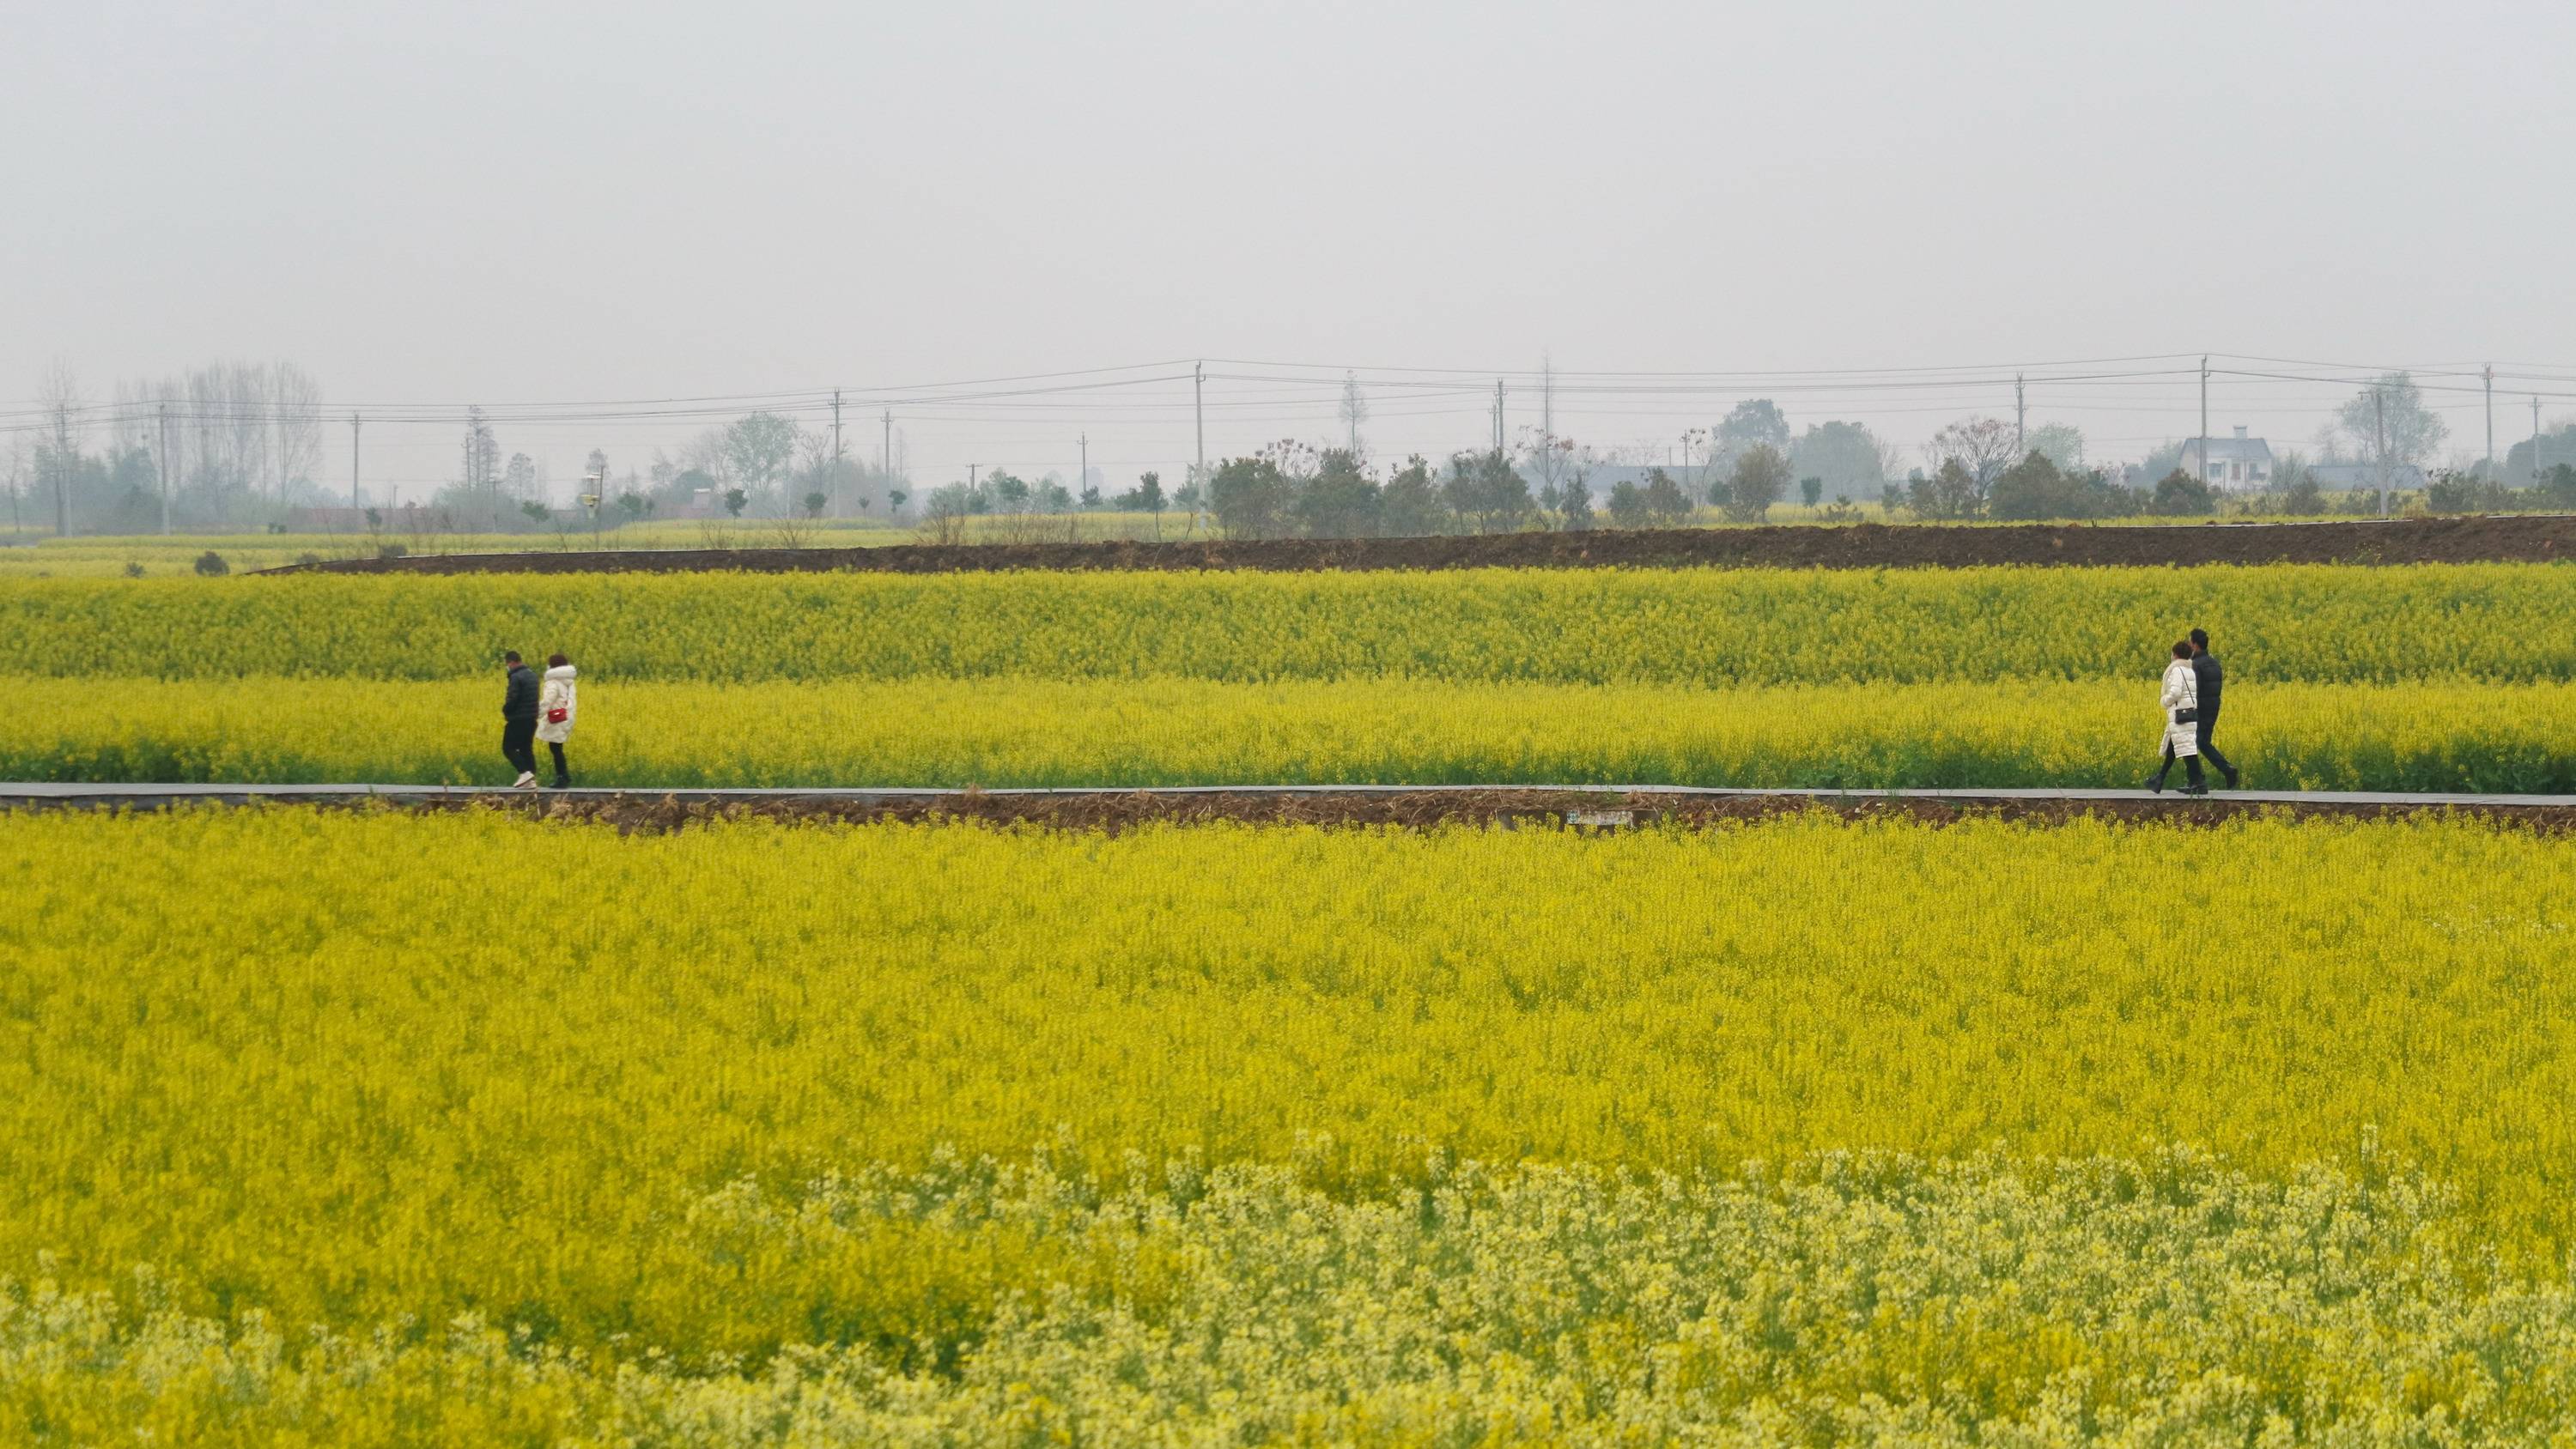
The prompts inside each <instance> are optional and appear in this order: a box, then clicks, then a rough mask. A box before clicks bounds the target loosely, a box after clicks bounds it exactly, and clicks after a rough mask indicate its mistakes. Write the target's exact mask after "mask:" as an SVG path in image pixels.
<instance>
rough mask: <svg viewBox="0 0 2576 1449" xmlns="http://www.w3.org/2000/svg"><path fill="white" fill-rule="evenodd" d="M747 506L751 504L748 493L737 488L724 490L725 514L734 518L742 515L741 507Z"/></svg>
mask: <svg viewBox="0 0 2576 1449" xmlns="http://www.w3.org/2000/svg"><path fill="white" fill-rule="evenodd" d="M749 506H751V495H750V494H748V493H745V492H743V491H742V490H741V489H739V488H728V489H726V490H725V495H724V507H725V512H726V513H727V514H729V515H731V516H732V517H735V518H740V517H742V511H743V509H745V508H747V507H749Z"/></svg>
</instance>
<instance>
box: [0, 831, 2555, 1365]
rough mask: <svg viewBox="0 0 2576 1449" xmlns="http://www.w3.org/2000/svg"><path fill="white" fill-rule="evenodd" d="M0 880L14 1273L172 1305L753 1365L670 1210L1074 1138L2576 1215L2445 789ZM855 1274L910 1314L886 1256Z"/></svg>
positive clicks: (98, 871)
mask: <svg viewBox="0 0 2576 1449" xmlns="http://www.w3.org/2000/svg"><path fill="white" fill-rule="evenodd" d="M0 869H5V871H6V873H7V875H6V878H7V879H9V880H10V881H12V882H13V891H14V893H15V894H14V897H13V901H12V905H13V909H12V910H11V911H10V912H8V913H5V914H0V957H5V959H7V960H9V961H10V962H11V970H10V971H9V972H8V973H7V974H6V976H5V977H0V1019H5V1020H6V1021H7V1022H8V1024H9V1030H8V1032H7V1033H6V1034H5V1035H0V1265H12V1266H11V1268H10V1271H14V1272H18V1273H22V1274H23V1273H25V1272H28V1271H30V1270H31V1268H32V1265H33V1264H35V1263H36V1261H37V1260H38V1256H39V1255H41V1254H46V1253H51V1254H54V1255H56V1258H55V1262H56V1264H57V1268H56V1272H57V1275H58V1276H59V1277H60V1278H61V1279H62V1281H63V1282H64V1283H66V1284H67V1285H69V1286H70V1287H72V1288H74V1289H76V1290H80V1291H87V1290H89V1289H93V1288H97V1287H101V1286H105V1285H107V1284H108V1283H110V1282H113V1281H115V1280H116V1279H117V1277H118V1275H121V1274H123V1273H125V1272H127V1271H128V1270H130V1269H131V1268H132V1267H133V1266H135V1265H137V1264H150V1265H154V1266H155V1267H156V1268H158V1269H159V1270H161V1271H162V1272H164V1273H165V1274H167V1275H168V1276H169V1279H170V1281H171V1282H172V1283H174V1284H177V1285H183V1286H181V1287H175V1288H174V1289H173V1292H174V1293H175V1294H177V1296H176V1297H175V1298H174V1300H173V1303H174V1306H175V1307H178V1308H181V1309H184V1310H186V1311H190V1312H215V1313H218V1314H219V1315H224V1314H230V1313H233V1312H237V1311H239V1310H241V1309H244V1308H250V1307H258V1308H263V1309H266V1310H268V1311H270V1312H272V1313H273V1314H274V1315H276V1318H277V1321H279V1322H281V1323H288V1324H302V1323H308V1322H326V1323H338V1324H355V1323H371V1322H379V1321H384V1322H390V1321H393V1320H395V1319H397V1318H401V1317H404V1316H409V1317H411V1318H412V1319H414V1320H416V1321H418V1322H422V1323H433V1324H434V1323H442V1322H445V1321H446V1320H447V1319H449V1318H451V1317H453V1316H454V1315H455V1314H458V1313H462V1312H480V1313H484V1314H486V1315H489V1316H491V1317H492V1318H493V1319H494V1321H496V1322H497V1321H500V1320H501V1319H502V1318H503V1317H505V1316H507V1315H509V1314H519V1315H521V1316H528V1317H531V1319H532V1321H536V1320H540V1319H541V1320H542V1321H543V1322H545V1323H547V1324H550V1325H552V1326H551V1328H550V1329H549V1330H548V1331H549V1332H550V1333H552V1334H554V1335H555V1336H557V1337H558V1338H559V1339H561V1340H562V1341H564V1342H566V1343H568V1344H573V1345H585V1346H597V1345H600V1344H603V1343H605V1342H607V1341H608V1340H609V1339H611V1338H612V1337H614V1336H616V1335H619V1334H624V1335H628V1336H629V1338H630V1339H631V1340H632V1341H635V1342H639V1343H651V1344H658V1345H660V1346H662V1347H663V1348H665V1349H666V1350H668V1351H670V1352H672V1353H675V1354H698V1355H704V1354H710V1353H721V1352H742V1353H757V1352H762V1351H766V1350H767V1349H769V1348H772V1347H775V1346H776V1345H778V1344H780V1343H786V1342H796V1341H806V1340H809V1339H811V1338H812V1336H813V1334H814V1332H815V1330H814V1329H813V1328H812V1327H811V1324H810V1322H809V1317H810V1316H809V1314H808V1313H807V1312H806V1310H805V1309H804V1308H802V1307H799V1306H797V1305H796V1304H795V1303H794V1302H793V1301H790V1300H780V1299H772V1298H768V1297H764V1296H763V1295H762V1294H761V1293H759V1292H756V1291H750V1290H749V1289H748V1288H745V1287H744V1285H743V1284H742V1283H741V1281H740V1279H739V1275H738V1274H734V1273H732V1271H731V1270H730V1269H727V1270H725V1271H722V1272H718V1271H716V1270H715V1269H714V1268H711V1267H710V1266H709V1265H708V1264H707V1263H706V1262H704V1261H700V1260H695V1259H691V1258H689V1257H687V1256H686V1255H680V1256H677V1257H674V1256H671V1255H669V1254H668V1253H666V1252H665V1248H664V1245H665V1243H666V1239H665V1238H664V1236H663V1235H661V1234H659V1233H658V1231H657V1230H656V1229H655V1226H654V1225H655V1224H656V1223H658V1222H660V1221H661V1220H662V1219H664V1218H665V1217H667V1216H668V1215H669V1214H670V1213H672V1212H675V1211H679V1210H680V1209H681V1207H682V1206H683V1205H684V1204H685V1203H687V1202H689V1201H692V1200H694V1199H695V1197H696V1196H698V1195H701V1194H703V1193H705V1192H707V1191H710V1190H712V1189H713V1188H714V1187H715V1186H717V1185H720V1184H722V1183H724V1182H729V1181H732V1180H734V1179H736V1178H738V1177H741V1176H743V1175H745V1174H751V1175H754V1176H757V1177H758V1178H759V1179H760V1180H762V1181H764V1182H800V1181H805V1180H808V1179H810V1178H812V1177H815V1176H817V1175H819V1174H822V1173H826V1172H829V1171H831V1170H834V1169H836V1168H850V1167H854V1166H858V1165H863V1164H868V1163H878V1162H886V1163H894V1164H898V1165H906V1164H909V1165H918V1164H920V1163H921V1162H923V1161H925V1160H927V1157H928V1156H929V1154H931V1153H932V1152H933V1151H934V1150H936V1149H938V1148H940V1147H942V1146H946V1147H952V1148H954V1149H955V1150H957V1151H958V1152H961V1153H964V1154H967V1155H969V1156H981V1155H993V1156H996V1157H999V1158H1003V1159H1005V1160H1014V1159H1019V1158H1022V1157H1024V1156H1025V1155H1026V1154H1027V1153H1028V1151H1029V1150H1030V1149H1031V1148H1032V1146H1033V1145H1035V1144H1040V1143H1045V1142H1050V1141H1054V1140H1056V1139H1057V1138H1058V1137H1059V1136H1060V1135H1062V1136H1067V1137H1068V1138H1069V1140H1070V1141H1072V1142H1073V1143H1075V1144H1078V1149H1079V1152H1080V1153H1082V1154H1084V1156H1083V1157H1082V1158H1081V1159H1080V1160H1079V1161H1076V1160H1073V1159H1067V1162H1066V1170H1068V1171H1074V1170H1078V1169H1079V1168H1081V1166H1082V1164H1084V1163H1089V1164H1091V1165H1092V1166H1094V1167H1097V1166H1099V1165H1100V1164H1110V1165H1114V1164H1116V1163H1118V1162H1120V1161H1123V1160H1124V1155H1125V1154H1127V1153H1129V1152H1138V1153H1143V1154H1145V1155H1147V1156H1148V1157H1149V1158H1151V1159H1154V1160H1163V1159H1167V1158H1170V1157H1173V1156H1176V1155H1181V1154H1187V1153H1196V1154H1198V1155H1199V1156H1200V1157H1201V1159H1202V1160H1204V1161H1205V1162H1207V1163H1209V1164H1212V1165H1226V1164H1233V1163H1276V1162H1282V1161H1286V1160H1288V1159H1289V1158H1290V1157H1291V1156H1292V1155H1294V1154H1296V1153H1297V1152H1298V1151H1299V1150H1300V1144H1301V1143H1307V1144H1312V1143H1314V1142H1316V1141H1320V1140H1324V1139H1329V1142H1330V1147H1329V1150H1319V1149H1314V1148H1312V1147H1311V1146H1310V1147H1309V1148H1308V1149H1307V1160H1306V1171H1307V1177H1306V1181H1308V1182H1309V1183H1310V1184H1311V1185H1313V1186H1315V1187H1316V1188H1317V1189H1319V1190H1323V1191H1328V1192H1333V1193H1337V1194H1349V1193H1364V1192H1368V1191H1374V1190H1376V1189H1378V1188H1381V1187H1383V1186H1384V1185H1386V1184H1389V1183H1394V1182H1402V1181H1407V1180H1410V1179H1411V1178H1412V1177H1413V1176H1414V1175H1416V1174H1417V1173H1418V1171H1419V1167H1420V1164H1421V1163H1422V1162H1424V1161H1425V1160H1426V1155H1427V1154H1429V1153H1432V1152H1435V1151H1436V1152H1438V1153H1440V1154H1442V1155H1443V1156H1445V1157H1446V1158H1447V1159H1449V1160H1453V1161H1467V1160H1477V1161H1484V1162H1491V1163H1498V1164H1514V1163H1522V1162H1563V1163H1582V1164H1592V1165H1595V1166H1598V1167H1602V1168H1605V1169H1616V1168H1635V1169H1652V1170H1658V1171H1671V1172H1685V1173H1686V1172H1690V1171H1694V1170H1703V1169H1704V1170H1708V1171H1714V1172H1725V1171H1731V1170H1734V1169H1735V1168H1737V1167H1738V1166H1740V1165H1741V1164H1743V1163H1744V1162H1746V1161H1748V1160H1752V1159H1768V1160H1774V1161H1778V1160H1784V1159H1787V1158H1791V1157H1795V1156H1799V1155H1803V1154H1808V1153H1813V1152H1817V1151H1828V1150H1843V1149H1889V1150H1897V1151H1904V1152H1911V1153H1919V1154H1927V1155H1932V1156H1943V1157H1946V1156H1955V1155H1959V1154H1963V1153H1970V1152H1975V1151H1980V1150H1988V1149H1992V1150H2000V1151H2005V1152H2010V1153H2014V1154H2019V1155H2025V1156H2034V1155H2035V1156H2053V1155H2087V1154H2093V1153H2103V1152H2108V1153H2131V1152H2134V1151H2136V1150H2138V1148H2139V1146H2140V1144H2141V1143H2142V1142H2149V1141H2162V1142H2179V1143H2191V1144H2198V1145H2201V1146H2204V1147H2206V1148H2208V1149H2209V1150H2212V1151H2215V1152H2218V1153H2220V1154H2223V1155H2224V1156H2225V1157H2226V1158H2227V1159H2228V1160H2230V1161H2232V1162H2235V1163H2237V1164H2239V1165H2240V1166H2242V1167H2244V1168H2245V1169H2246V1170H2249V1171H2256V1172H2262V1173H2279V1172H2284V1171H2289V1170H2293V1169H2295V1168H2296V1167H2298V1166H2299V1165H2300V1164H2302V1163H2307V1162H2312V1161H2317V1160H2324V1159H2334V1158H2338V1157H2343V1156H2348V1155H2350V1154H2352V1153H2354V1152H2356V1151H2358V1150H2359V1144H2361V1143H2362V1142H2364V1141H2365V1140H2368V1139H2371V1138H2373V1137H2374V1136H2375V1138H2376V1140H2377V1142H2378V1143H2379V1144H2380V1147H2379V1150H2380V1151H2381V1152H2383V1153H2385V1154H2386V1160H2387V1161H2389V1162H2391V1163H2393V1164H2400V1165H2403V1166H2405V1167H2406V1168H2407V1169H2409V1170H2417V1171H2421V1172H2423V1173H2425V1174H2427V1175H2428V1176H2429V1177H2431V1178H2432V1179H2434V1180H2437V1181H2440V1182H2443V1183H2446V1184H2449V1185H2450V1186H2451V1187H2452V1188H2453V1189H2455V1190H2456V1191H2457V1192H2458V1193H2459V1194H2460V1200H2461V1204H2462V1210H2463V1212H2464V1213H2466V1214H2468V1215H2469V1216H2470V1217H2471V1218H2473V1219H2474V1220H2475V1221H2476V1222H2478V1223H2479V1224H2481V1225H2483V1228H2484V1229H2485V1231H2487V1232H2488V1234H2489V1237H2488V1239H2487V1241H2488V1243H2489V1245H2490V1246H2491V1247H2492V1248H2493V1249H2494V1250H2495V1251H2496V1252H2497V1253H2498V1254H2499V1255H2501V1256H2502V1258H2503V1259H2504V1260H2506V1261H2510V1262H2513V1263H2517V1264H2549V1263H2556V1262H2558V1261H2559V1260H2560V1258H2561V1255H2562V1254H2563V1253H2564V1252H2565V1250H2566V1248H2567V1246H2568V1245H2569V1243H2570V1242H2571V1241H2576V1239H2571V1236H2570V1234H2571V1229H2576V1211H2571V1209H2576V1198H2571V1189H2572V1188H2576V1167H2571V1164H2576V1120H2571V1118H2570V1116H2569V1114H2568V1113H2566V1112H2565V1111H2564V1103H2565V1102H2566V1101H2568V1100H2570V1099H2571V1098H2576V1056H2571V1054H2570V1051H2569V1049H2568V1042H2569V1040H2570V1037H2569V1023H2570V1022H2571V1020H2576V980H2571V979H2570V978H2569V976H2568V974H2567V973H2566V972H2565V971H2564V969H2563V965H2564V961H2565V959H2566V955H2567V942H2568V939H2569V929H2570V928H2569V921H2570V913H2571V911H2576V907H2571V906H2570V905H2569V904H2568V902H2570V901H2571V900H2576V845H2571V844H2570V843H2568V842H2566V841H2563V840H2560V839H2556V838H2550V837H2541V836H2536V835H2532V834H2529V833H2526V832H2522V831H2517V830H2508V829H2498V828H2494V827H2491V826H2489V825H2486V824H2484V823H2481V822H2477V821H2474V820H2432V821H2420V822H2413V823H2377V824H2337V823H2326V822H2306V823H2293V822H2288V821H2282V820H2262V821H2247V822H2239V823H2232V824H2229V825H2225V826H2222V827H2218V828H2214V829H2206V830H2192V831H2184V830H2179V829H2176V828H2172V827H2115V826H2110V825H2104V824H2100V823H2093V822H2079V823H2075V824H2071V825H2067V826H2063V827H2056V828H2025V827H2018V826H2005V825H2000V824H1992V823H1983V824H1978V823H1971V824H1967V825H1962V826H1957V827H1953V828H1946V829H1936V828H1931V827H1925V826H1917V825H1899V824H1872V825H1863V826H1855V825H1847V824H1843V823H1840V822H1839V821H1838V820H1835V819H1833V818H1831V817H1826V818H1819V819H1805V818H1801V819H1792V820H1786V821H1778V822H1773V823H1768V824H1763V825H1760V826H1754V827H1745V828H1725V829H1718V830H1712V831H1708V832H1704V833H1687V832H1659V831H1650V832H1645V833H1640V834H1634V835H1620V836H1613V837H1606V838H1581V837H1575V836H1567V835H1559V834H1543V833H1533V832H1511V831H1492V832H1484V831H1468V830H1454V829H1453V830H1442V831H1435V832H1430V833H1420V834H1416V833H1406V832H1395V831H1389V832H1365V831H1329V830H1317V829H1254V828H1245V827H1198V828H1189V829H1148V830H1142V831H1137V832H1134V833H1132V834H1127V835H1121V836H1117V837H1106V836H1098V835H1079V834H1075V835H1057V834H1048V833H1044V832H1037V831H995V830H990V829H985V828H980V827H972V826H964V825H953V826H890V825H889V826H869V827H860V828H804V829H799V828H792V827H779V826H770V825H765V824H760V823H756V822H744V823H739V824H727V825H719V826H715V827H711V828H705V829H692V830H688V831H684V832H681V833H678V834H674V835H670V836H663V837H645V836H635V837H621V836H620V835H618V834H617V833H615V832H614V831H612V830H608V829H605V828H596V827H577V826H561V825H548V824H545V823H541V822H535V821H530V820H526V819H524V818H519V817H495V816H489V815H481V814H466V815H438V816H412V815H404V814H395V813H348V812H327V813H306V812H296V811H291V810H245V811H221V810H210V811H190V812H181V813H177V814H171V815H157V816H117V815H106V814H81V813H66V814H37V815H16V816H10V817H5V818H0ZM923 1271H929V1270H928V1269H927V1268H925V1269H924V1270H923ZM711 1275H712V1276H711ZM728 1284H730V1285H732V1286H731V1287H728V1286H727V1285H728ZM847 1291H849V1292H851V1293H854V1294H858V1295H860V1297H861V1299H862V1300H865V1301H869V1302H875V1303H876V1304H877V1307H875V1308H871V1309H868V1310H867V1311H868V1312H870V1313H882V1314H886V1315H892V1317H893V1320H902V1318H903V1315H905V1314H908V1313H913V1312H916V1311H928V1310H926V1309H922V1308H920V1307H919V1304H920V1303H922V1302H927V1301H929V1300H924V1299H922V1298H921V1297H920V1295H921V1294H922V1293H923V1292H926V1291H928V1290H926V1289H924V1288H922V1287H921V1286H920V1284H919V1283H918V1282H917V1281H914V1275H911V1273H910V1270H908V1269H907V1270H905V1272H903V1273H893V1274H890V1275H888V1276H886V1277H884V1278H882V1279H881V1280H878V1279H870V1280H868V1281H866V1282H861V1283H857V1284H854V1285H853V1286H850V1287H849V1288H848V1289H847ZM870 1294H876V1295H879V1298H877V1299H868V1298H867V1295H870ZM937 1297H938V1295H937V1294H932V1298H934V1299H935V1298H937ZM853 1311H858V1310H855V1309H854V1310H853Z"/></svg>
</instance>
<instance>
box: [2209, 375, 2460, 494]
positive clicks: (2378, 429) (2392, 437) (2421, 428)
mask: <svg viewBox="0 0 2576 1449" xmlns="http://www.w3.org/2000/svg"><path fill="white" fill-rule="evenodd" d="M2334 429H2335V433H2336V435H2337V436H2338V437H2339V438H2340V439H2341V440H2342V442H2343V444H2344V445H2345V446H2346V447H2348V448H2349V449H2350V451H2351V454H2352V456H2353V457H2354V458H2357V459H2359V460H2360V461H2361V462H2363V463H2366V464H2369V465H2370V466H2371V468H2372V469H2373V475H2372V476H2373V478H2374V480H2375V479H2376V478H2377V477H2378V476H2379V474H2378V472H2377V470H2378V469H2380V468H2382V467H2385V468H2386V470H2387V473H2388V475H2389V476H2391V477H2394V476H2395V475H2396V474H2398V473H2400V472H2402V471H2404V470H2405V469H2406V468H2407V467H2408V466H2410V465H2413V464H2419V463H2422V462H2424V461H2425V460H2427V459H2429V458H2431V457H2432V456H2433V454H2434V451H2435V450H2436V449H2438V448H2440V447H2441V446H2442V440H2443V439H2444V438H2447V437H2449V436H2450V435H2451V426H2450V424H2448V423H2445V422H2443V421H2442V416H2441V414H2439V413H2436V412H2434V411H2433V410H2432V409H2431V408H2428V407H2426V406H2424V390H2423V389H2422V388H2419V387H2417V386H2416V385H2415V379H2414V378H2412V377H2410V376H2408V375H2407V374H2405V373H2403V372H2392V373H2388V374H2386V375H2385V376H2383V377H2381V378H2380V379H2379V380H2378V381H2376V382H2374V383H2372V384H2371V385H2370V386H2368V387H2366V388H2363V389H2362V390H2361V391H2360V392H2357V393H2355V394H2353V395H2352V396H2351V397H2350V398H2348V399H2346V400H2345V402H2344V405H2343V406H2342V407H2340V408H2337V409H2336V410H2335V421H2334ZM2371 486H2372V487H2374V488H2376V487H2377V486H2378V484H2377V482H2376V481H2374V482H2373V483H2372V485H2371ZM2158 487H2159V489H2160V490H2161V488H2162V485H2161V484H2159V485H2158Z"/></svg>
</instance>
